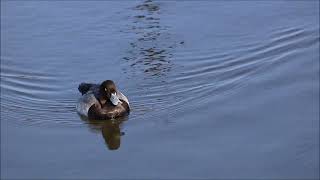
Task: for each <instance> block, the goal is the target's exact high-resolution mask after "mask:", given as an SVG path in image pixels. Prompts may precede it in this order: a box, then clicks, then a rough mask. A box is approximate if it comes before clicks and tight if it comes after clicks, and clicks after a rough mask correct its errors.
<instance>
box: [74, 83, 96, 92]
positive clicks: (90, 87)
mask: <svg viewBox="0 0 320 180" xmlns="http://www.w3.org/2000/svg"><path fill="white" fill-rule="evenodd" d="M78 90H79V92H80V93H81V94H82V95H84V94H86V93H88V92H89V91H92V92H94V93H95V94H96V93H97V91H98V90H99V85H98V84H91V83H81V84H80V85H79V87H78Z"/></svg>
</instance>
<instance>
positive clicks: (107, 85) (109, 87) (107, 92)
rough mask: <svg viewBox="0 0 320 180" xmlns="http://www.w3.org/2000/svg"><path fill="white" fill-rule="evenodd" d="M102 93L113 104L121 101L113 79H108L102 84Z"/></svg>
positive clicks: (102, 96) (103, 97)
mask: <svg viewBox="0 0 320 180" xmlns="http://www.w3.org/2000/svg"><path fill="white" fill-rule="evenodd" d="M99 91H100V95H101V98H102V99H105V100H109V101H110V102H111V103H112V104H113V105H115V106H116V105H118V103H119V102H120V100H119V97H118V96H117V88H116V85H115V84H114V82H113V81H111V80H106V81H103V82H102V83H101V85H100V90H99Z"/></svg>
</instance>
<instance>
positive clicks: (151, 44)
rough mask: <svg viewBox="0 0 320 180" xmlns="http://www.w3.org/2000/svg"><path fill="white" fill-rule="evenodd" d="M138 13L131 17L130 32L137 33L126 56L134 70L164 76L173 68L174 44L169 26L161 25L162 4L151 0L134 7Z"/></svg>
mask: <svg viewBox="0 0 320 180" xmlns="http://www.w3.org/2000/svg"><path fill="white" fill-rule="evenodd" d="M133 9H134V11H136V12H138V13H139V14H138V15H135V16H133V17H131V18H132V19H133V23H132V25H131V26H130V27H129V32H130V33H134V34H135V35H137V38H136V39H135V40H134V41H133V42H131V43H130V47H131V49H130V50H129V52H128V53H129V55H128V56H127V57H124V58H123V59H125V60H126V61H127V62H128V63H129V64H130V68H131V69H132V70H133V71H136V70H138V71H140V72H143V73H144V74H146V75H148V76H162V75H164V74H165V73H166V72H168V71H170V69H171V68H172V63H171V61H170V58H171V57H172V53H171V51H172V49H173V45H172V44H169V43H168V42H167V41H168V39H170V38H168V37H170V36H169V34H168V27H166V26H163V25H161V23H160V18H159V17H158V15H159V14H160V6H159V5H158V4H156V3H154V2H153V1H151V0H147V1H145V2H143V3H142V4H139V5H137V6H136V7H135V8H133Z"/></svg>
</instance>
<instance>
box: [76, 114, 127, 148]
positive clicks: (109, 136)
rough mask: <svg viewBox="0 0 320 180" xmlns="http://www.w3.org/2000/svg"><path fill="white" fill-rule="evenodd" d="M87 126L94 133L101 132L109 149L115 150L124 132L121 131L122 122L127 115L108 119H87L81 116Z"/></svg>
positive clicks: (118, 146)
mask: <svg viewBox="0 0 320 180" xmlns="http://www.w3.org/2000/svg"><path fill="white" fill-rule="evenodd" d="M81 119H82V120H84V121H85V122H86V123H87V125H88V126H89V128H90V130H91V131H93V132H96V133H99V132H101V134H102V137H103V139H104V141H105V144H106V146H107V148H108V149H109V150H117V149H119V148H120V144H121V136H123V135H124V134H125V133H124V132H123V131H121V129H122V124H123V122H124V121H126V120H127V117H123V118H118V119H112V120H111V119H110V120H105V121H101V120H89V119H87V118H86V117H83V116H81Z"/></svg>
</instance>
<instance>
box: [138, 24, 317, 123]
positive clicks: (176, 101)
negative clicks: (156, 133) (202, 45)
mask: <svg viewBox="0 0 320 180" xmlns="http://www.w3.org/2000/svg"><path fill="white" fill-rule="evenodd" d="M318 30H319V29H313V30H310V29H300V28H299V29H298V28H289V29H284V30H283V29H280V30H277V31H274V32H273V34H270V37H272V38H270V40H268V41H265V42H261V43H260V44H251V45H246V46H244V47H243V48H241V49H237V50H235V51H232V50H231V49H229V50H227V51H226V52H224V53H221V52H220V53H212V51H210V49H209V48H208V49H207V51H206V50H205V49H203V50H202V51H199V52H198V53H196V51H193V52H192V53H190V52H183V51H182V52H179V53H176V54H174V53H173V54H172V61H173V62H174V63H175V65H176V66H175V72H171V73H170V74H169V75H168V76H166V80H165V81H163V82H160V81H155V80H153V81H146V82H144V83H141V87H142V88H141V90H137V91H136V92H133V96H134V95H135V101H136V102H137V103H138V102H139V104H137V105H136V106H137V107H136V108H135V110H136V111H141V114H143V115H144V116H145V117H144V118H145V119H146V120H147V119H157V118H158V120H160V119H161V117H162V118H163V115H164V114H167V116H172V115H174V114H176V113H180V114H181V113H183V112H187V111H193V109H194V108H201V107H206V106H208V104H209V103H211V104H212V101H215V98H214V97H217V98H221V97H223V96H228V95H230V94H234V93H237V92H238V90H239V89H240V88H243V87H245V86H247V85H248V82H249V81H248V80H253V79H258V78H259V77H261V76H262V75H263V74H265V73H271V72H272V70H273V69H275V68H276V67H278V66H281V65H282V64H284V63H285V62H286V61H290V59H291V58H290V57H293V56H295V55H296V54H297V53H299V52H301V51H303V50H304V49H305V48H309V47H310V46H314V45H316V44H319V34H318V33H317V32H318ZM182 50H185V49H183V48H182ZM179 65H180V66H179ZM178 67H179V68H178ZM139 94H140V96H138V95H139ZM133 104H134V103H133ZM142 105H144V107H148V108H141V109H139V108H138V106H142ZM133 106H135V105H133ZM142 111H143V112H146V113H148V114H146V113H142ZM152 111H153V112H152ZM161 114H162V116H161ZM157 116H159V117H157ZM155 117H157V118H155ZM155 121H156V120H155Z"/></svg>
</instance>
